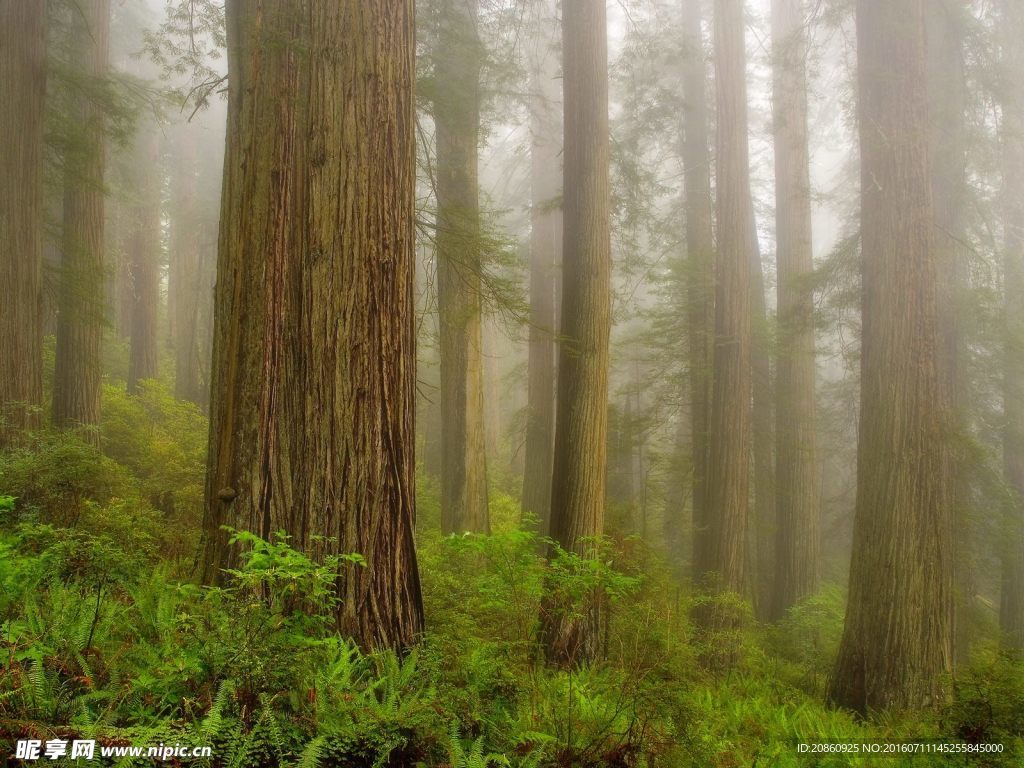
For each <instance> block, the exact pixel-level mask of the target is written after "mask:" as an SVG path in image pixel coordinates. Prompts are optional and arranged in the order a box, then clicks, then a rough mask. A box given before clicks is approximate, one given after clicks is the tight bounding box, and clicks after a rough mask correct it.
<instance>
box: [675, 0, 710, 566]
mask: <svg viewBox="0 0 1024 768" xmlns="http://www.w3.org/2000/svg"><path fill="white" fill-rule="evenodd" d="M683 13H684V35H685V39H684V42H685V47H686V58H685V60H684V66H683V95H684V97H685V103H684V105H683V168H684V174H683V189H684V192H685V195H686V254H687V272H688V281H687V289H686V293H687V295H686V300H687V304H688V307H689V309H688V320H687V326H688V330H687V344H688V346H689V360H688V371H687V372H688V374H689V376H688V378H689V382H690V393H689V399H690V421H691V426H690V436H691V446H692V447H691V454H692V456H691V463H692V465H693V573H694V576H696V577H698V578H699V577H701V576H703V574H705V573H707V572H708V571H710V570H711V569H712V568H713V567H714V566H713V564H712V558H711V553H712V544H711V539H710V531H711V520H710V512H709V509H708V502H707V493H708V492H707V488H708V458H709V457H708V447H709V435H708V429H709V424H710V418H711V372H712V361H711V358H712V349H713V337H714V325H715V315H714V311H715V309H714V298H715V297H714V253H715V251H714V235H713V204H712V201H711V151H710V148H709V146H708V107H707V97H706V93H705V89H706V88H707V72H706V67H705V64H704V36H703V32H702V31H701V21H702V16H701V0H683ZM668 511H669V513H674V512H676V510H671V509H670V510H668Z"/></svg>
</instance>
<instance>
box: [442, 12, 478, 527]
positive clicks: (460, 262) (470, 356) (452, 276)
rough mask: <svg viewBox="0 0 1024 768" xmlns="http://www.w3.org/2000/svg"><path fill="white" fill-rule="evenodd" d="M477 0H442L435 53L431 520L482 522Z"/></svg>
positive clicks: (454, 523) (462, 524)
mask: <svg viewBox="0 0 1024 768" xmlns="http://www.w3.org/2000/svg"><path fill="white" fill-rule="evenodd" d="M477 14H478V4H477V0H445V2H444V3H442V7H441V10H440V14H439V16H440V18H439V25H440V26H439V29H438V35H437V46H438V48H437V51H436V54H435V74H436V79H437V84H438V87H437V88H435V94H434V124H435V129H436V139H437V167H436V192H437V240H436V244H437V282H438V297H437V299H438V312H439V315H440V317H439V323H440V353H441V355H440V357H441V454H442V456H441V528H442V530H443V531H444V532H445V533H461V532H464V531H473V532H478V533H480V532H486V531H487V530H488V529H489V526H490V524H489V520H488V512H487V451H486V446H485V442H484V438H485V435H484V386H483V372H484V371H483V365H484V363H483V336H482V326H481V289H480V251H481V242H482V240H481V237H480V203H479V181H478V171H477V165H478V162H477V150H478V144H479V137H480V94H479V89H480V66H481V57H482V49H481V44H480V38H479V36H478V34H477Z"/></svg>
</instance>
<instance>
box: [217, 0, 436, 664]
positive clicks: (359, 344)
mask: <svg viewBox="0 0 1024 768" xmlns="http://www.w3.org/2000/svg"><path fill="white" fill-rule="evenodd" d="M227 22H228V55H229V72H230V73H231V81H230V93H229V107H228V145H227V153H226V156H225V173H224V188H223V202H222V211H221V234H220V248H219V254H218V279H217V289H216V304H215V306H216V321H215V340H214V355H213V359H214V370H213V388H212V401H211V408H210V416H211V421H210V455H209V465H208V475H207V489H206V490H207V494H206V495H207V498H206V502H207V510H206V519H205V523H204V531H205V536H206V551H205V560H204V562H205V580H206V581H207V582H214V581H216V580H218V579H219V578H220V574H221V571H220V569H221V568H224V567H226V566H231V565H232V564H234V563H236V562H237V557H238V551H237V549H236V548H235V547H230V546H229V545H228V542H227V535H226V534H225V533H224V532H223V531H222V530H221V529H220V527H221V526H222V525H229V526H232V527H234V528H237V529H244V530H250V531H253V532H255V533H257V534H259V535H261V536H263V537H271V536H273V535H274V534H275V532H277V531H286V532H287V533H288V534H289V535H290V536H291V537H292V538H291V541H290V543H291V544H292V546H295V547H298V548H300V549H303V550H305V551H307V552H309V553H310V554H311V555H313V556H314V557H315V556H318V555H320V554H323V553H324V552H327V551H340V552H345V553H358V554H360V555H362V556H363V558H365V561H366V567H365V568H364V567H358V566H355V565H348V566H345V567H344V570H343V572H342V573H341V574H340V584H341V598H342V600H343V602H342V604H341V606H340V608H339V613H338V624H339V628H340V630H341V631H342V632H343V633H344V634H346V635H349V636H352V637H354V638H355V639H356V640H357V641H358V642H359V643H360V644H361V645H362V646H363V647H364V648H370V647H395V648H401V647H405V646H408V645H409V644H411V643H413V642H415V641H416V639H417V637H418V636H419V635H420V633H421V632H422V629H423V609H422V603H421V598H420V587H419V577H418V573H417V568H416V554H415V550H414V544H413V526H414V517H415V506H414V504H415V502H414V483H415V462H414V456H413V452H414V443H413V423H414V421H413V404H414V393H415V390H414V387H415V370H414V368H415V349H414V315H413V278H414V261H413V256H414V218H413V213H414V208H413V202H414V183H415V156H414V121H413V83H414V45H413V3H412V0H380V1H379V2H374V3H366V2H364V0H341V1H340V2H339V1H338V0H330V1H328V0H306V1H304V2H299V1H298V0H276V1H275V2H264V3H263V4H262V5H261V6H260V8H259V12H257V8H256V6H255V5H253V4H251V3H249V2H247V0H229V2H228V4H227ZM322 537H331V538H328V539H324V538H322Z"/></svg>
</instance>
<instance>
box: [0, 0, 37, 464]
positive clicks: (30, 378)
mask: <svg viewBox="0 0 1024 768" xmlns="http://www.w3.org/2000/svg"><path fill="white" fill-rule="evenodd" d="M45 93H46V3H45V2H44V0H38V1H37V2H27V3H26V2H21V1H20V0H0V104H2V105H3V107H2V108H0V147H3V150H0V308H2V309H0V446H2V445H5V444H7V443H9V442H10V441H11V440H12V439H14V437H15V435H16V432H17V431H18V430H21V429H31V428H34V427H37V426H38V425H39V421H40V417H39V409H40V408H41V406H42V399H43V303H42V302H43V292H42V291H43V282H42V243H43V153H44V144H43V122H44V114H45V110H44V99H45Z"/></svg>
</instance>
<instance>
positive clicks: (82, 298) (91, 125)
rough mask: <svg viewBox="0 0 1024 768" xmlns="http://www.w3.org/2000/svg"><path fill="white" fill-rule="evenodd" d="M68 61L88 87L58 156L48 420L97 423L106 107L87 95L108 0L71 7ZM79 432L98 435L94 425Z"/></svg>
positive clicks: (105, 52) (102, 49) (96, 71)
mask: <svg viewBox="0 0 1024 768" xmlns="http://www.w3.org/2000/svg"><path fill="white" fill-rule="evenodd" d="M72 17H73V19H72V32H71V49H72V50H71V61H73V62H74V64H75V66H77V67H78V68H79V69H80V75H81V77H84V78H89V79H91V80H92V81H93V87H92V88H87V87H82V86H79V87H77V88H75V92H74V96H73V105H72V114H71V115H70V119H71V120H72V121H73V123H74V125H75V126H76V144H75V146H73V147H72V148H71V151H69V152H68V153H67V155H66V156H65V157H64V167H65V175H64V227H63V237H62V240H61V264H60V287H59V298H58V315H57V352H56V369H55V372H54V383H53V422H54V424H55V425H57V426H58V427H63V428H77V427H95V426H97V425H98V424H99V419H100V384H101V379H102V373H103V372H102V361H101V358H100V345H101V341H102V338H103V327H104V299H103V283H104V276H105V271H104V258H103V253H104V247H105V246H104V167H105V164H106V151H105V134H106V119H105V108H104V105H103V104H102V103H101V102H100V101H99V100H97V99H95V98H93V96H94V92H95V84H97V83H101V82H102V81H103V80H104V79H105V78H106V77H107V70H108V59H109V46H110V0H82V2H78V3H75V4H74V7H73V8H72ZM83 434H84V435H85V436H86V437H87V438H88V439H90V440H92V441H94V442H98V441H99V434H98V432H97V430H96V429H86V430H84V432H83Z"/></svg>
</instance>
